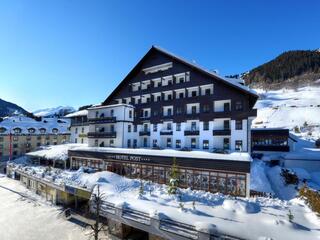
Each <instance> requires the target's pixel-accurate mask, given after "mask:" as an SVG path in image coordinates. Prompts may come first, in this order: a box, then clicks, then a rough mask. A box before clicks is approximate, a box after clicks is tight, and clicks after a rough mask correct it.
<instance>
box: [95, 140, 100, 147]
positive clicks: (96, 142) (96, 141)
mask: <svg viewBox="0 0 320 240" xmlns="http://www.w3.org/2000/svg"><path fill="white" fill-rule="evenodd" d="M98 143H99V142H98V139H96V140H94V146H96V147H98Z"/></svg>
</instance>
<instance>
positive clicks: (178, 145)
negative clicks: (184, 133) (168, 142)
mask: <svg viewBox="0 0 320 240" xmlns="http://www.w3.org/2000/svg"><path fill="white" fill-rule="evenodd" d="M176 148H181V140H180V139H177V140H176Z"/></svg>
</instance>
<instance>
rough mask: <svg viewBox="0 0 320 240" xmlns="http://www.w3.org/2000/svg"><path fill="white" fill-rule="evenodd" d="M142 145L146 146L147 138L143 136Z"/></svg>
mask: <svg viewBox="0 0 320 240" xmlns="http://www.w3.org/2000/svg"><path fill="white" fill-rule="evenodd" d="M143 147H148V139H147V138H143Z"/></svg>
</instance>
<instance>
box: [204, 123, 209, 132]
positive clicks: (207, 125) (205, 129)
mask: <svg viewBox="0 0 320 240" xmlns="http://www.w3.org/2000/svg"><path fill="white" fill-rule="evenodd" d="M207 130H209V122H203V131H207Z"/></svg>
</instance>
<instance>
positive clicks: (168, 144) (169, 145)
mask: <svg viewBox="0 0 320 240" xmlns="http://www.w3.org/2000/svg"><path fill="white" fill-rule="evenodd" d="M171 146H172V145H171V138H167V147H168V148H171Z"/></svg>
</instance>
